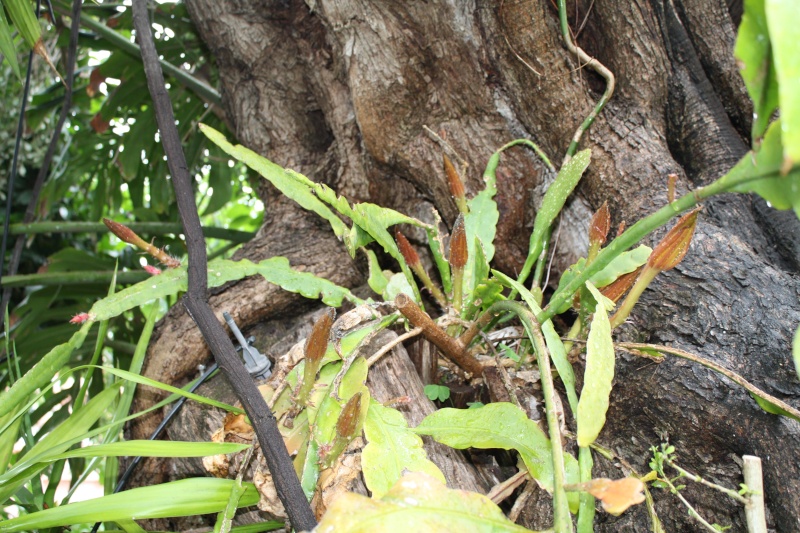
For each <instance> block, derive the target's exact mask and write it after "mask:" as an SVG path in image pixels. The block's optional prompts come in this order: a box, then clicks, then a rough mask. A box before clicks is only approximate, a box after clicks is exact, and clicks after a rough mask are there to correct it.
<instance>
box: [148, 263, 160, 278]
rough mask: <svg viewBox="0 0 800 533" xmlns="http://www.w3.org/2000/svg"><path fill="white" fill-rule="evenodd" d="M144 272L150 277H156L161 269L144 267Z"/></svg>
mask: <svg viewBox="0 0 800 533" xmlns="http://www.w3.org/2000/svg"><path fill="white" fill-rule="evenodd" d="M144 271H145V272H147V273H148V274H150V275H152V276H158V275H159V274H161V269H160V268H156V267H154V266H153V265H145V266H144Z"/></svg>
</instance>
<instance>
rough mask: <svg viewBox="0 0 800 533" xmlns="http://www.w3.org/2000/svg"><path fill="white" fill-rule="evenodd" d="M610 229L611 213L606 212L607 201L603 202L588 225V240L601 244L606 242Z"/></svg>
mask: <svg viewBox="0 0 800 533" xmlns="http://www.w3.org/2000/svg"><path fill="white" fill-rule="evenodd" d="M610 229H611V215H610V214H609V212H608V202H603V205H602V206H600V209H598V210H597V212H596V213H595V214H594V216H593V217H592V223H591V225H590V226H589V242H591V243H598V244H600V245H602V244H603V243H605V242H606V237H607V236H608V231H609V230H610Z"/></svg>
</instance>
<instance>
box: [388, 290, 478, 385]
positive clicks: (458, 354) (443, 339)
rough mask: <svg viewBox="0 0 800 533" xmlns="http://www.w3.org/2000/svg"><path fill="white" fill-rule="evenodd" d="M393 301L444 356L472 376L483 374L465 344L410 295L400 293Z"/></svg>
mask: <svg viewBox="0 0 800 533" xmlns="http://www.w3.org/2000/svg"><path fill="white" fill-rule="evenodd" d="M394 303H395V305H396V306H397V310H398V311H400V312H401V313H402V314H403V316H404V317H406V318H407V319H408V321H409V322H411V325H412V326H414V327H417V328H421V329H422V334H423V335H424V336H425V338H426V339H428V340H429V341H431V342H432V343H433V344H434V345H435V346H436V347H437V348H439V349H440V350H441V351H442V354H444V356H445V357H447V358H448V359H450V360H451V361H453V362H454V363H455V364H457V365H458V366H460V367H461V368H463V369H464V370H466V371H467V372H469V373H470V374H472V376H473V377H478V376H480V375H481V374H483V366H482V365H481V364H480V363H479V362H478V361H477V359H475V358H474V357H472V356H471V355H469V354H468V353H467V350H466V347H465V345H463V344H462V343H461V342H460V341H459V340H457V339H454V338H453V337H451V336H450V335H448V334H447V332H445V331H444V330H443V329H442V328H440V327H439V326H438V325H436V322H434V321H433V319H431V317H429V316H428V315H427V313H425V311H423V310H422V309H420V308H419V306H418V305H417V304H416V303H414V301H413V300H412V299H411V298H410V297H408V296H407V295H405V294H403V293H400V294H398V295H397V297H396V298H395V299H394Z"/></svg>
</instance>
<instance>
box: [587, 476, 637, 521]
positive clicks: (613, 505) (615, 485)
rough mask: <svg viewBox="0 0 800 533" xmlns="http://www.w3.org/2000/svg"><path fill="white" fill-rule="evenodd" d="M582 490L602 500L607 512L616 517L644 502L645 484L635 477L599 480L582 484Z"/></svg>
mask: <svg viewBox="0 0 800 533" xmlns="http://www.w3.org/2000/svg"><path fill="white" fill-rule="evenodd" d="M580 488H581V490H584V491H586V492H588V493H589V494H591V495H592V496H594V497H595V498H597V499H598V500H600V502H601V503H602V504H603V509H604V510H605V512H607V513H608V514H612V515H614V516H619V515H621V514H622V513H624V512H625V511H626V510H627V509H628V507H630V506H632V505H636V504H637V503H642V502H643V501H644V494H643V492H644V483H642V481H641V480H640V479H638V478H635V477H624V478H622V479H613V480H612V479H606V478H598V479H593V480H591V481H589V482H588V483H582V484H581V485H580Z"/></svg>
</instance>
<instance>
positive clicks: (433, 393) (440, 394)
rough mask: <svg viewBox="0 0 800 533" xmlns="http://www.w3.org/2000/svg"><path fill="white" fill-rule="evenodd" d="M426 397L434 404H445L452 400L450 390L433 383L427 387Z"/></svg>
mask: <svg viewBox="0 0 800 533" xmlns="http://www.w3.org/2000/svg"><path fill="white" fill-rule="evenodd" d="M424 392H425V396H427V397H428V399H429V400H430V401H432V402H435V401H440V402H444V401H447V400H449V399H450V388H449V387H445V386H444V385H435V384H433V383H431V384H429V385H425V390H424Z"/></svg>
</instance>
